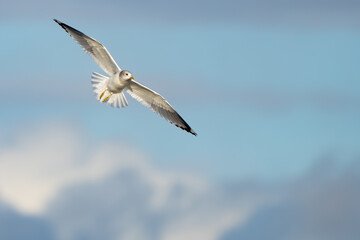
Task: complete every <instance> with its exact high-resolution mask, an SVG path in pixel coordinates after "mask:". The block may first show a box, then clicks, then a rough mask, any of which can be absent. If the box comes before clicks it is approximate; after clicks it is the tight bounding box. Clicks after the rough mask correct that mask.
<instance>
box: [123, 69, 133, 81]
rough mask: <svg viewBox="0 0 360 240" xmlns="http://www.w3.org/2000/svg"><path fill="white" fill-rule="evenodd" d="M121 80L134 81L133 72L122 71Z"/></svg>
mask: <svg viewBox="0 0 360 240" xmlns="http://www.w3.org/2000/svg"><path fill="white" fill-rule="evenodd" d="M120 78H121V79H124V80H130V79H134V77H133V76H132V74H131V72H129V71H127V70H122V71H121V72H120Z"/></svg>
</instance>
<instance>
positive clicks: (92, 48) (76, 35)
mask: <svg viewBox="0 0 360 240" xmlns="http://www.w3.org/2000/svg"><path fill="white" fill-rule="evenodd" d="M54 21H55V22H56V23H57V24H59V25H60V26H61V27H62V28H63V29H64V30H65V31H66V32H67V33H68V34H69V35H70V36H71V37H72V38H73V39H74V40H75V41H76V42H78V43H79V44H80V45H81V46H82V48H83V49H84V51H85V52H87V53H88V54H89V55H90V56H91V57H92V59H94V61H95V62H96V64H97V65H98V66H99V67H100V68H101V69H102V70H104V71H105V72H106V73H107V74H109V75H113V74H115V73H116V72H119V71H121V69H120V68H119V66H118V65H117V64H116V62H115V60H114V59H113V58H112V56H111V55H110V53H109V52H108V50H107V49H106V48H105V47H104V45H102V44H101V43H99V42H98V41H96V40H95V39H93V38H92V37H89V36H87V35H85V34H83V33H82V32H80V31H78V30H76V29H75V28H72V27H70V26H69V25H66V24H65V23H62V22H60V21H58V20H56V19H54Z"/></svg>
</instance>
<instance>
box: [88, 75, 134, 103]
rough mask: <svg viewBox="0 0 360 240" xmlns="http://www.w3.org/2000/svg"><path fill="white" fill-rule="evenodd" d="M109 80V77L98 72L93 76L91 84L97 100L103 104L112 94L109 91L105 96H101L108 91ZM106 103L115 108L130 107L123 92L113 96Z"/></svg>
mask: <svg viewBox="0 0 360 240" xmlns="http://www.w3.org/2000/svg"><path fill="white" fill-rule="evenodd" d="M108 80H109V78H108V77H105V76H103V75H101V74H99V73H96V72H94V73H93V74H92V76H91V84H92V87H93V91H94V93H95V95H96V98H97V100H99V101H100V102H101V103H102V102H103V100H104V99H105V98H106V97H107V96H109V94H110V93H109V92H108V91H106V92H105V94H104V95H103V96H101V94H102V93H103V92H104V91H105V90H106V89H107V82H108ZM100 97H101V98H100ZM105 103H106V104H107V105H109V106H111V107H114V108H122V107H126V106H127V105H128V102H127V100H126V97H125V95H124V93H123V92H121V93H115V94H112V95H111V96H110V97H109V98H108V99H107V100H106V101H105Z"/></svg>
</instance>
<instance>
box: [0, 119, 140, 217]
mask: <svg viewBox="0 0 360 240" xmlns="http://www.w3.org/2000/svg"><path fill="white" fill-rule="evenodd" d="M84 140H85V138H84V137H83V136H81V134H80V132H78V131H77V130H76V128H75V127H74V126H73V127H69V126H66V125H62V124H56V123H55V124H53V123H49V124H46V125H45V126H35V127H34V128H32V129H22V131H18V133H17V134H16V135H15V137H14V138H13V140H12V143H9V144H7V146H6V147H3V148H2V149H0V196H1V198H3V199H4V200H5V201H6V202H8V203H10V204H11V205H12V206H14V207H15V208H17V209H18V210H20V211H22V212H25V213H41V212H42V211H43V210H44V209H45V207H46V204H47V203H48V202H49V200H50V199H52V198H54V197H55V196H56V194H57V193H58V191H59V190H60V189H62V188H63V187H65V186H67V185H69V184H74V182H82V181H89V180H98V179H101V178H103V177H104V176H106V175H108V174H110V173H111V172H113V171H115V170H116V169H117V168H119V166H120V165H122V166H123V165H126V164H127V163H126V161H128V160H131V161H132V163H131V164H135V163H136V162H137V160H139V159H141V158H142V156H141V155H140V154H139V153H137V152H136V151H134V150H132V149H131V148H129V147H128V146H126V144H124V143H121V144H120V145H118V146H117V147H118V148H120V149H121V150H120V152H121V155H120V156H119V157H117V158H114V156H113V155H112V154H111V152H109V151H108V148H111V147H110V146H107V145H103V146H101V147H100V148H96V149H92V148H91V147H90V148H89V147H86V146H85V144H86V143H84Z"/></svg>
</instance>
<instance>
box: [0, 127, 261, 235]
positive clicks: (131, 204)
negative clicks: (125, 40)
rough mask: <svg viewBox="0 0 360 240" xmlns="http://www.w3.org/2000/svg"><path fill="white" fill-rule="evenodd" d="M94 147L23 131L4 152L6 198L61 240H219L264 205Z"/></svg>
mask: <svg viewBox="0 0 360 240" xmlns="http://www.w3.org/2000/svg"><path fill="white" fill-rule="evenodd" d="M89 142H90V141H89V140H87V139H86V136H84V133H82V132H80V131H79V130H77V128H76V126H68V125H66V124H59V123H53V122H49V123H47V124H45V125H43V126H40V125H38V126H35V127H34V126H33V127H30V128H28V129H21V130H19V131H17V133H15V134H14V136H13V137H10V141H9V143H8V144H7V145H6V147H3V148H1V149H0V198H1V199H3V200H4V201H5V202H6V203H8V204H10V205H11V206H13V207H14V208H16V209H17V210H18V211H20V212H21V213H23V214H32V215H34V214H35V215H39V214H40V215H42V216H44V217H45V219H47V220H49V221H50V222H51V223H52V224H53V226H55V228H54V230H55V232H56V234H57V236H58V238H59V239H61V240H70V239H81V238H82V237H84V238H86V239H99V238H101V239H134V240H136V239H170V240H171V239H173V240H176V239H209V240H211V239H217V238H218V237H219V236H220V235H221V234H222V233H223V232H224V231H226V230H227V229H230V228H231V227H233V226H235V225H236V224H238V223H239V222H241V221H244V219H246V217H247V216H248V215H249V214H250V213H251V212H252V210H253V209H254V208H255V207H256V206H257V205H258V204H259V203H260V201H258V198H256V196H255V195H256V194H249V195H247V196H242V197H240V196H238V195H237V194H236V193H233V192H232V189H229V190H224V189H223V188H222V187H221V186H217V185H215V184H214V183H211V182H209V181H208V180H206V179H204V178H202V177H198V176H195V175H190V174H187V173H179V172H176V171H165V170H159V169H158V168H156V167H154V166H153V165H151V164H150V162H149V161H148V160H147V159H146V157H144V156H143V155H142V154H141V153H139V152H138V151H137V150H135V149H133V148H132V147H131V146H129V145H128V144H126V143H124V142H121V141H116V142H114V141H109V142H102V143H100V144H99V145H92V144H90V143H89Z"/></svg>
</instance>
